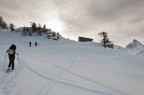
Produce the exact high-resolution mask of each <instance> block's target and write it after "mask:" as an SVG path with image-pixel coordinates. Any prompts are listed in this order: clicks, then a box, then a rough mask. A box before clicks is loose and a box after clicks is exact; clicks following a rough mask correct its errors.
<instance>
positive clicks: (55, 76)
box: [0, 30, 144, 95]
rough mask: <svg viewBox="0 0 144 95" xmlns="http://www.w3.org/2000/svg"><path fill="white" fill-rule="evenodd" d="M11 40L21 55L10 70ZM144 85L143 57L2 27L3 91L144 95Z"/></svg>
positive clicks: (1, 94)
mask: <svg viewBox="0 0 144 95" xmlns="http://www.w3.org/2000/svg"><path fill="white" fill-rule="evenodd" d="M29 41H31V42H32V47H29V45H28V43H29ZM35 41H37V42H38V43H39V45H38V46H37V47H34V42H35ZM11 44H16V46H17V53H19V56H18V55H16V58H15V68H16V69H15V70H14V71H12V72H10V73H6V69H7V65H8V62H9V60H8V56H7V55H6V50H7V49H8V48H9V46H10V45H11ZM143 89H144V59H142V58H138V57H136V56H130V55H128V54H126V53H124V52H120V51H117V50H113V49H108V48H103V47H101V46H100V45H99V44H97V43H92V42H87V43H78V42H74V41H71V40H67V39H64V38H61V39H60V40H58V41H54V40H51V39H46V38H45V37H43V36H42V37H39V36H33V37H29V36H26V37H23V36H20V33H15V32H14V33H13V32H8V31H7V30H1V31H0V95H144V90H143Z"/></svg>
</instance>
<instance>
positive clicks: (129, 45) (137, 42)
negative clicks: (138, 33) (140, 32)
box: [126, 39, 143, 49]
mask: <svg viewBox="0 0 144 95" xmlns="http://www.w3.org/2000/svg"><path fill="white" fill-rule="evenodd" d="M142 46H143V45H142V44H141V43H140V42H139V41H137V40H136V39H133V42H131V43H130V44H128V45H127V46H126V48H128V49H132V48H139V47H142Z"/></svg>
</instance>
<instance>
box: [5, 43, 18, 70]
mask: <svg viewBox="0 0 144 95" xmlns="http://www.w3.org/2000/svg"><path fill="white" fill-rule="evenodd" d="M6 52H7V53H8V55H9V65H8V69H10V68H11V69H12V70H14V60H15V54H17V55H19V54H18V53H16V45H14V44H12V45H11V46H10V47H9V50H7V51H6Z"/></svg>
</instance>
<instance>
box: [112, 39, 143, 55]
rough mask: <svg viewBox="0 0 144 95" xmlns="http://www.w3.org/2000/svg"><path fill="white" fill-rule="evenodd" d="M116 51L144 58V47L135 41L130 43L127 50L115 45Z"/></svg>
mask: <svg viewBox="0 0 144 95" xmlns="http://www.w3.org/2000/svg"><path fill="white" fill-rule="evenodd" d="M114 49H116V50H120V51H122V52H125V53H128V54H131V55H137V56H139V57H143V58H144V45H143V44H141V43H140V42H139V41H137V40H135V39H134V40H133V42H131V43H129V44H128V45H127V46H126V47H125V48H123V47H121V46H116V45H115V46H114Z"/></svg>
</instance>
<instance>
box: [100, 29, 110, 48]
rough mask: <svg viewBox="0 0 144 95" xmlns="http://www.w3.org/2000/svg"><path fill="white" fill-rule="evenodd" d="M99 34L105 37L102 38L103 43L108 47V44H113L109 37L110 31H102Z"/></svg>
mask: <svg viewBox="0 0 144 95" xmlns="http://www.w3.org/2000/svg"><path fill="white" fill-rule="evenodd" d="M98 35H100V36H101V37H103V39H102V40H101V42H102V45H103V46H104V47H105V48H106V47H107V46H108V45H110V44H111V45H112V42H111V41H110V40H109V38H108V33H107V32H101V33H99V34H98Z"/></svg>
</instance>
